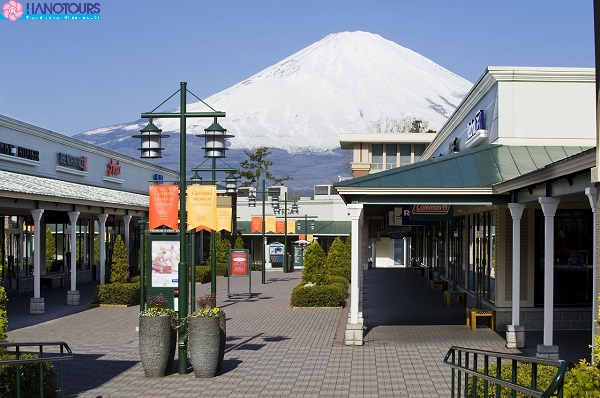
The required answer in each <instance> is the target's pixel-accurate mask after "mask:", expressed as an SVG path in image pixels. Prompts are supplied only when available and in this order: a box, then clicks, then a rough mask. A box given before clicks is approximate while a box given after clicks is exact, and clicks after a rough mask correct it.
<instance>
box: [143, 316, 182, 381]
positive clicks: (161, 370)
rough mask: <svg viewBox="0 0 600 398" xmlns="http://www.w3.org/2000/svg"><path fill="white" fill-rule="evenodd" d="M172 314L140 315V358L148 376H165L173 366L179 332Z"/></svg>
mask: <svg viewBox="0 0 600 398" xmlns="http://www.w3.org/2000/svg"><path fill="white" fill-rule="evenodd" d="M171 318H172V317H171V315H160V316H140V323H139V346H140V358H141V361H142V366H143V368H144V374H145V375H146V377H163V376H164V375H165V373H166V372H168V371H170V370H171V369H172V367H173V361H174V358H175V349H176V343H177V333H176V331H175V329H173V328H172V324H171Z"/></svg>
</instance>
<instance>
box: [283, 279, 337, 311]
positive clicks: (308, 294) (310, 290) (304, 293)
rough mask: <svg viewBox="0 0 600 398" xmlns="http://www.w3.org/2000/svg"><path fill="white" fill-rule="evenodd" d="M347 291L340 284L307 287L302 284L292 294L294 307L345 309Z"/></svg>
mask: <svg viewBox="0 0 600 398" xmlns="http://www.w3.org/2000/svg"><path fill="white" fill-rule="evenodd" d="M346 294H347V290H344V289H343V286H341V285H340V284H330V285H313V286H306V285H305V284H300V285H298V286H296V287H295V288H294V290H293V292H292V303H291V304H292V307H343V306H344V305H346Z"/></svg>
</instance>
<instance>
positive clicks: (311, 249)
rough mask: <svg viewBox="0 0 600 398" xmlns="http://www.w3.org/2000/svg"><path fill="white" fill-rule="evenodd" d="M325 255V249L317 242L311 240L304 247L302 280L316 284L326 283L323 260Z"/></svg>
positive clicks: (325, 270)
mask: <svg viewBox="0 0 600 398" xmlns="http://www.w3.org/2000/svg"><path fill="white" fill-rule="evenodd" d="M326 261H327V256H326V255H325V251H324V250H323V248H322V247H321V245H319V242H313V243H311V244H310V245H308V247H307V248H306V252H305V253H304V269H303V270H302V282H303V283H308V282H312V283H315V284H317V285H323V284H324V283H326V277H327V269H326V268H325V262H326Z"/></svg>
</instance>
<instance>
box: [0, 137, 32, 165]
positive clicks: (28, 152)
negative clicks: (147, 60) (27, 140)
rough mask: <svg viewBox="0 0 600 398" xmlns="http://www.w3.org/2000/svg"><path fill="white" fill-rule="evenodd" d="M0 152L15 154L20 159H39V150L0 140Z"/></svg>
mask: <svg viewBox="0 0 600 398" xmlns="http://www.w3.org/2000/svg"><path fill="white" fill-rule="evenodd" d="M0 154H2V155H10V156H15V157H18V158H21V159H27V160H35V161H38V162H39V161H40V152H39V151H36V150H35V149H29V148H23V147H21V146H15V145H12V144H7V143H5V142H0Z"/></svg>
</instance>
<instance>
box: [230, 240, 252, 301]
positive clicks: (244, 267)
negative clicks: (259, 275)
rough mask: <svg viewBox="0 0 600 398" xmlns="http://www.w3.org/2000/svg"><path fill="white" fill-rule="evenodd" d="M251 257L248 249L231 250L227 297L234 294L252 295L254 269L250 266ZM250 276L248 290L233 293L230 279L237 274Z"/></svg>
mask: <svg viewBox="0 0 600 398" xmlns="http://www.w3.org/2000/svg"><path fill="white" fill-rule="evenodd" d="M249 258H250V256H249V254H248V250H247V249H231V250H230V251H229V272H228V276H227V297H232V296H249V297H251V296H252V270H251V267H250V262H249V261H248V259H249ZM239 275H241V276H244V275H246V276H248V292H244V293H231V290H230V284H229V282H230V280H231V278H232V277H236V276H239Z"/></svg>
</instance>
